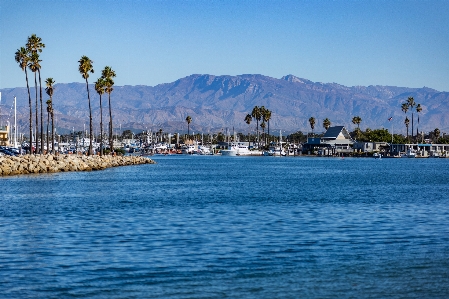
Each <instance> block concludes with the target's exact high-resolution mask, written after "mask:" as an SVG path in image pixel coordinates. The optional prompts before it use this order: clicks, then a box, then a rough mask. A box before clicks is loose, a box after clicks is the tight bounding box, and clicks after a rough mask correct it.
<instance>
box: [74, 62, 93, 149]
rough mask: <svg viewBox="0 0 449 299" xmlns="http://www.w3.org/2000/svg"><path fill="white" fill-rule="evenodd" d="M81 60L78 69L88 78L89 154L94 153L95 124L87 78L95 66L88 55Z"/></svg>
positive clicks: (87, 85)
mask: <svg viewBox="0 0 449 299" xmlns="http://www.w3.org/2000/svg"><path fill="white" fill-rule="evenodd" d="M78 62H79V67H78V70H79V72H80V74H81V75H82V76H83V78H84V79H85V80H86V89H87V100H88V102H89V155H92V154H93V152H92V136H93V135H92V133H93V130H94V129H93V125H92V108H91V106H90V94H89V82H88V81H87V79H88V78H89V73H93V72H94V68H93V66H92V63H93V61H92V60H90V59H89V57H87V56H85V55H84V56H82V57H81V59H80V60H78Z"/></svg>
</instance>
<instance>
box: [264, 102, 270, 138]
mask: <svg viewBox="0 0 449 299" xmlns="http://www.w3.org/2000/svg"><path fill="white" fill-rule="evenodd" d="M270 119H271V111H270V110H268V109H265V110H264V112H263V115H262V120H263V121H264V122H266V123H267V134H268V138H270Z"/></svg>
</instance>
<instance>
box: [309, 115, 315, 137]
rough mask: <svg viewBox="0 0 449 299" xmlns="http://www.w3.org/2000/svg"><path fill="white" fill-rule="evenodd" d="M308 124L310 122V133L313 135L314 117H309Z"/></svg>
mask: <svg viewBox="0 0 449 299" xmlns="http://www.w3.org/2000/svg"><path fill="white" fill-rule="evenodd" d="M309 124H310V128H312V135H313V129H315V117H313V116H312V117H310V118H309Z"/></svg>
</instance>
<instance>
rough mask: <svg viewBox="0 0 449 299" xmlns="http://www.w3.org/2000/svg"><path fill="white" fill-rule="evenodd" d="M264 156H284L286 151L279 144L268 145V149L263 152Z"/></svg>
mask: <svg viewBox="0 0 449 299" xmlns="http://www.w3.org/2000/svg"><path fill="white" fill-rule="evenodd" d="M263 155H264V156H279V157H280V156H286V155H287V153H286V152H285V151H284V149H283V148H281V147H280V146H270V147H269V148H268V151H264V152H263Z"/></svg>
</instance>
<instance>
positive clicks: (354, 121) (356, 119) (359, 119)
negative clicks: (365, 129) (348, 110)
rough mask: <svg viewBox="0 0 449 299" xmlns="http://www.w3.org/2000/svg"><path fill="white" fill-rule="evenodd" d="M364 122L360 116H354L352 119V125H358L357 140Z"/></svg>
mask: <svg viewBox="0 0 449 299" xmlns="http://www.w3.org/2000/svg"><path fill="white" fill-rule="evenodd" d="M361 122H362V118H361V117H360V116H354V117H353V118H352V123H353V124H354V125H355V124H357V138H358V137H359V133H360V123H361Z"/></svg>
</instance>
